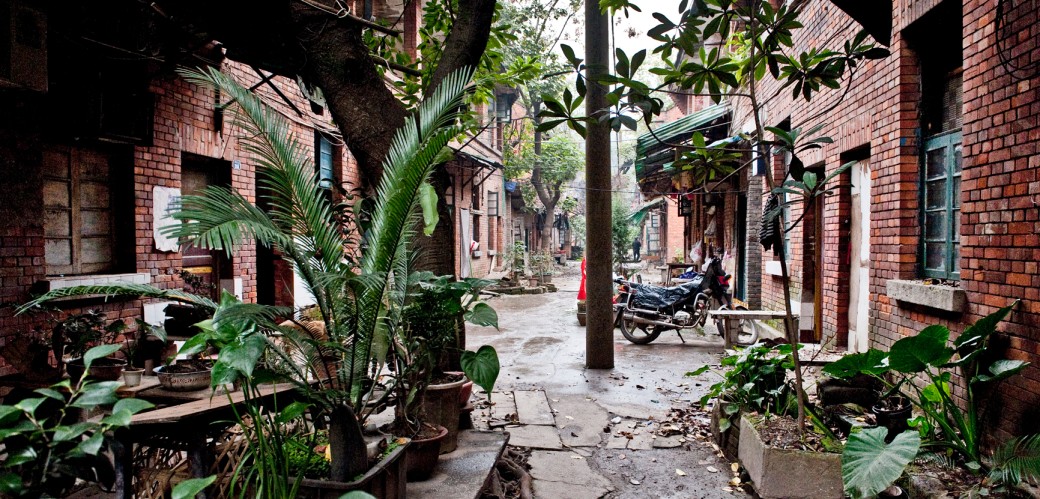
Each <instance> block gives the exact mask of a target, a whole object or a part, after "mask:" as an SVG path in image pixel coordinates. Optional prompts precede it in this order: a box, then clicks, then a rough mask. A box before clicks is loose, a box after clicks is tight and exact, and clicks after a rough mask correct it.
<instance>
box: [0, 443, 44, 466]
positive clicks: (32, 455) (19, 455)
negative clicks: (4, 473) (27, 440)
mask: <svg viewBox="0 0 1040 499" xmlns="http://www.w3.org/2000/svg"><path fill="white" fill-rule="evenodd" d="M38 457H39V456H38V455H37V454H36V449H33V448H32V447H26V448H24V449H19V450H17V451H14V452H11V453H10V454H8V455H7V459H5V460H4V466H5V467H7V468H14V467H15V466H18V465H20V464H25V463H30V462H33V461H35V460H36V459H37V458H38Z"/></svg>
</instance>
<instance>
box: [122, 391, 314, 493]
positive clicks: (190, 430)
mask: <svg viewBox="0 0 1040 499" xmlns="http://www.w3.org/2000/svg"><path fill="white" fill-rule="evenodd" d="M143 398H147V397H143ZM298 399H299V392H297V390H296V385H293V384H289V383H285V384H278V385H266V386H262V387H261V388H260V397H259V398H258V401H259V403H261V404H274V403H275V402H277V405H278V406H283V405H287V404H289V403H292V402H294V401H296V400H298ZM244 400H245V395H244V394H243V393H242V392H241V391H235V392H232V393H230V394H228V393H226V392H223V391H222V390H218V391H217V393H215V394H213V396H212V397H210V396H206V397H204V398H201V399H199V400H194V401H191V402H187V403H183V404H178V405H173V406H169V407H163V408H160V409H156V410H154V411H148V412H142V413H139V414H135V415H134V416H133V418H131V420H130V427H129V428H124V429H121V430H119V431H117V432H116V435H115V437H116V442H115V445H114V447H115V449H113V450H114V451H115V452H114V453H115V458H116V459H115V468H116V470H115V474H116V483H115V497H117V498H126V499H129V498H131V497H133V494H134V490H133V486H132V482H133V473H134V463H133V454H134V444H136V443H138V442H144V441H147V440H149V438H150V437H154V436H156V435H167V436H171V437H174V438H175V439H176V440H178V441H180V442H183V444H184V448H183V449H181V450H183V451H184V452H186V453H187V456H188V461H189V462H190V463H191V474H192V476H193V477H195V478H203V477H206V476H209V474H210V465H211V464H212V461H213V456H211V455H210V449H209V443H208V442H207V433H208V432H209V431H210V430H211V423H213V422H217V421H224V422H229V423H230V422H232V421H234V420H235V415H236V411H241V410H242V408H241V405H240V404H242V402H243V401H244ZM164 448H165V447H164ZM199 497H206V493H205V492H203V493H202V494H200V496H199Z"/></svg>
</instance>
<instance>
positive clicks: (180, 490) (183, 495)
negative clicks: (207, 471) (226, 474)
mask: <svg viewBox="0 0 1040 499" xmlns="http://www.w3.org/2000/svg"><path fill="white" fill-rule="evenodd" d="M216 480H217V476H216V475H213V476H210V477H206V478H189V479H188V480H185V481H183V482H181V483H178V484H177V485H176V486H174V487H173V493H172V494H171V498H172V499H191V498H192V497H195V496H196V495H198V494H199V492H202V491H203V490H205V489H206V487H209V486H210V485H211V484H213V482H215V481H216Z"/></svg>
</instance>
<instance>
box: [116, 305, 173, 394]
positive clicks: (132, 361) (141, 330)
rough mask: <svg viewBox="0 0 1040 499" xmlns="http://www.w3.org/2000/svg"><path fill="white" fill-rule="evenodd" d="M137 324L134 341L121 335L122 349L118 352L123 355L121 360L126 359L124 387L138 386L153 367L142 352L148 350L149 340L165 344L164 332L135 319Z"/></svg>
mask: <svg viewBox="0 0 1040 499" xmlns="http://www.w3.org/2000/svg"><path fill="white" fill-rule="evenodd" d="M136 323H137V337H136V338H134V339H131V338H130V335H126V334H124V335H123V348H121V349H120V352H122V354H123V358H124V359H126V367H125V368H123V381H124V382H125V383H126V386H138V385H140V384H141V377H142V376H143V375H144V374H145V373H146V372H147V373H149V374H151V371H152V369H153V368H154V365H153V364H152V359H150V358H148V359H146V358H144V357H145V354H144V352H145V351H146V350H147V349H148V348H147V347H148V346H149V345H148V343H149V341H148V340H149V339H150V338H154V339H156V340H158V342H159V343H163V344H165V343H166V331H165V330H164V329H163V328H161V327H157V326H152V325H151V324H148V323H147V322H145V321H143V320H141V319H136Z"/></svg>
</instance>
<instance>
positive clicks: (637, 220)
mask: <svg viewBox="0 0 1040 499" xmlns="http://www.w3.org/2000/svg"><path fill="white" fill-rule="evenodd" d="M664 202H665V199H664V197H659V198H657V199H654V200H653V201H647V202H645V203H643V205H642V206H640V207H639V208H637V209H636V211H633V212H632V214H630V215H629V216H628V219H629V220H631V221H632V223H634V224H635V225H636V227H638V226H639V225H641V224H642V223H643V220H644V219H645V218H646V214H647V213H650V210H652V209H654V208H656V207H658V206H661V205H662V204H664Z"/></svg>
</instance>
